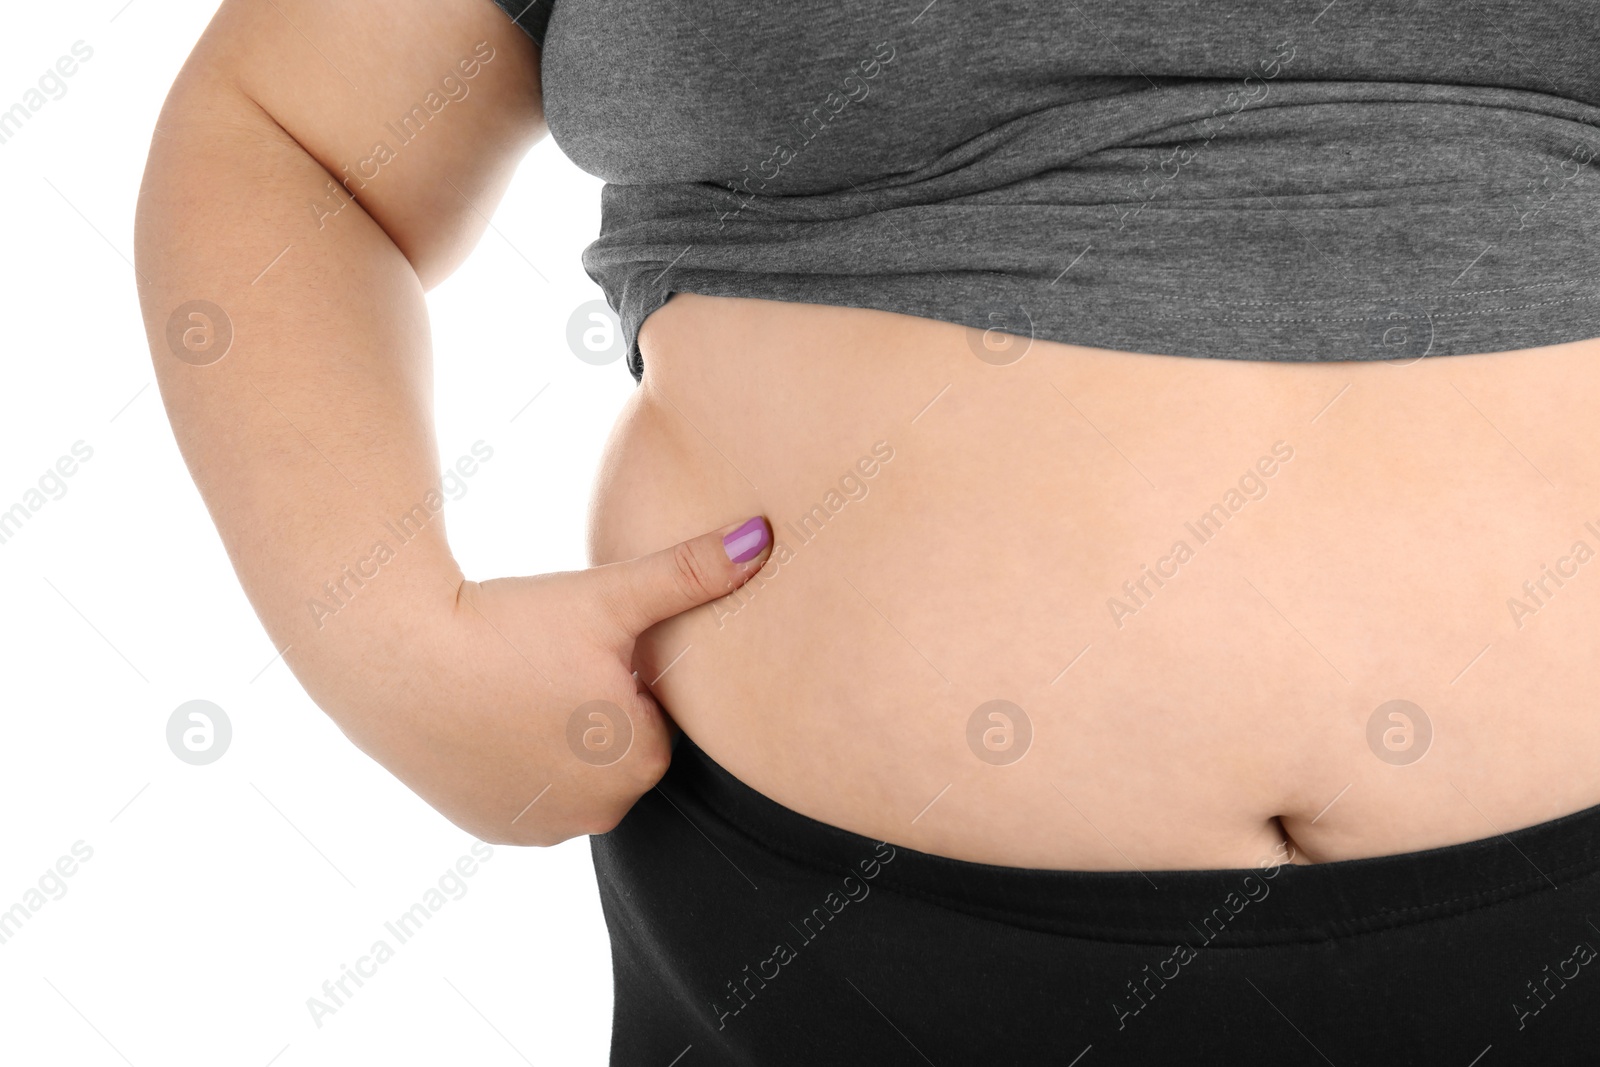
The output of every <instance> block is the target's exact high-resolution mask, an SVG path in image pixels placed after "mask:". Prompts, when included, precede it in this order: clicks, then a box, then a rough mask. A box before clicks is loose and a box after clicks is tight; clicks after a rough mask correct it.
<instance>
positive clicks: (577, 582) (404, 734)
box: [340, 517, 772, 845]
mask: <svg viewBox="0 0 1600 1067" xmlns="http://www.w3.org/2000/svg"><path fill="white" fill-rule="evenodd" d="M771 544H772V534H771V531H770V529H768V527H767V525H766V522H765V520H763V519H761V518H759V517H758V518H754V519H750V520H748V521H747V522H743V523H739V524H735V525H733V526H729V527H727V528H725V529H723V530H719V531H716V532H714V533H709V534H705V535H703V536H701V537H697V538H693V539H691V540H688V541H685V542H683V543H681V544H678V545H675V546H673V547H671V548H666V549H662V550H661V551H659V552H655V553H652V554H650V555H647V556H641V557H639V558H638V559H633V560H628V561H625V562H621V563H612V564H608V565H606V566H603V567H594V568H590V569H588V570H580V571H564V572H560V573H556V574H541V575H537V576H534V577H529V578H497V579H494V580H491V581H487V582H481V583H479V582H464V583H463V584H462V586H461V589H460V595H459V598H458V602H457V610H456V612H455V617H454V619H453V620H452V623H451V625H450V626H449V627H448V628H447V630H446V633H445V635H444V637H443V638H442V639H441V647H439V648H437V649H434V650H433V652H436V653H440V654H438V655H436V656H430V657H429V662H430V663H431V664H432V666H431V667H430V668H429V669H427V670H425V671H420V672H419V674H420V675H422V676H423V677H420V678H419V679H418V680H417V681H416V683H415V684H414V688H415V690H416V696H417V700H416V702H415V704H414V705H412V706H408V707H405V708H401V709H396V710H395V711H394V712H393V713H392V714H390V713H383V714H381V715H374V716H371V717H369V718H368V719H366V720H364V721H361V722H351V721H342V722H341V723H340V725H341V727H342V728H343V729H344V731H345V733H346V734H347V735H348V736H349V737H350V738H351V739H352V740H353V741H355V742H356V744H358V745H359V746H360V747H361V748H362V749H363V750H364V751H366V752H367V753H368V754H369V755H371V756H372V757H373V758H374V759H376V760H378V762H380V763H382V764H383V765H384V766H385V767H387V768H388V769H389V770H390V771H391V772H393V773H394V774H395V775H396V776H397V777H398V778H400V780H401V781H403V782H405V784H406V785H407V786H409V787H410V788H411V789H412V790H414V791H415V792H416V793H417V795H419V796H420V797H422V798H423V799H424V800H426V801H427V802H428V803H429V804H431V805H432V806H433V807H435V808H436V809H438V810H439V811H440V812H441V813H443V814H444V815H445V816H446V817H447V818H449V819H450V820H451V821H452V822H454V823H455V824H456V825H458V826H460V827H461V828H462V829H464V830H466V831H467V832H469V833H471V834H473V835H474V836H476V837H479V838H481V839H482V840H484V841H488V842H491V843H493V844H521V845H549V844H555V843H556V842H558V841H564V840H566V839H567V838H569V837H574V836H577V835H579V834H591V833H604V832H606V831H607V830H610V829H611V828H612V827H613V826H615V825H616V824H617V822H618V821H620V820H621V818H622V817H623V816H624V815H625V814H627V812H628V809H629V808H631V807H632V806H633V803H634V801H636V800H637V799H638V798H639V797H640V796H641V795H643V794H644V792H645V791H646V790H648V789H650V788H651V787H652V786H654V785H655V784H656V782H657V781H659V780H660V778H661V776H662V775H663V774H664V773H666V770H667V765H668V763H669V762H670V760H671V748H672V741H673V738H674V736H675V734H676V732H677V728H676V726H675V725H674V724H673V723H672V720H671V719H670V718H669V717H668V716H667V715H666V713H665V712H664V711H663V710H662V709H661V707H660V705H659V704H657V703H656V701H655V698H654V697H653V696H651V694H650V691H649V688H648V685H647V682H648V681H650V680H651V679H648V678H639V677H638V676H636V675H635V674H634V670H635V664H634V645H635V642H636V641H637V639H638V636H639V634H641V633H642V632H644V631H645V630H646V629H648V628H649V627H651V626H652V625H654V624H655V623H657V622H660V621H662V620H663V619H667V618H670V617H672V616H674V615H677V614H679V613H681V612H684V611H688V610H690V609H691V608H695V607H698V606H700V605H701V604H705V603H708V602H709V601H712V600H715V599H717V598H718V597H721V596H725V595H726V594H728V593H729V592H731V591H732V590H734V589H736V588H738V587H739V586H740V585H742V584H743V583H744V582H745V581H746V580H747V579H748V578H749V577H750V575H752V574H754V573H755V572H756V571H757V570H759V569H760V568H761V566H762V565H763V564H764V563H765V562H766V559H767V556H768V554H769V553H770V551H771ZM736 560H737V561H738V562H736Z"/></svg>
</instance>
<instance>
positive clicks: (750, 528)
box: [722, 515, 767, 563]
mask: <svg viewBox="0 0 1600 1067" xmlns="http://www.w3.org/2000/svg"><path fill="white" fill-rule="evenodd" d="M722 547H723V549H724V550H725V551H726V552H727V553H728V558H729V559H730V560H732V561H733V562H735V563H748V562H749V561H750V560H753V559H755V558H756V557H757V556H759V555H761V550H762V549H763V548H766V547H767V524H766V523H765V522H764V521H762V518H761V516H759V515H757V516H756V517H755V518H753V519H751V520H750V521H749V522H747V523H745V524H744V525H743V526H741V527H739V528H738V529H737V530H735V531H733V533H731V534H729V535H728V536H726V537H724V538H723V539H722Z"/></svg>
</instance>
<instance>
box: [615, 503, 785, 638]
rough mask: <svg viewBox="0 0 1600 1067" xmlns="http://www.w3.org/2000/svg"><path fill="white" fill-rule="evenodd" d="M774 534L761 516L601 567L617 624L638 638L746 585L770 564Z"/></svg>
mask: <svg viewBox="0 0 1600 1067" xmlns="http://www.w3.org/2000/svg"><path fill="white" fill-rule="evenodd" d="M771 550H772V531H771V529H770V528H768V526H767V521H766V519H764V518H762V517H761V516H760V515H757V516H756V517H755V518H752V519H746V520H745V521H744V522H738V523H734V524H733V525H732V526H724V527H723V528H722V529H720V530H714V531H712V532H711V533H708V534H702V535H700V536H699V537H693V538H690V539H689V540H687V541H683V542H680V543H678V544H676V545H673V546H672V547H671V548H663V549H662V550H660V551H659V552H652V553H650V554H649V555H647V556H639V557H638V558H637V559H630V560H626V561H624V562H621V563H612V564H609V565H607V566H605V567H598V568H596V569H595V571H594V572H593V573H595V574H597V575H600V576H602V580H603V581H604V582H605V583H606V589H605V591H604V600H605V601H606V602H607V603H608V604H610V605H611V606H612V608H613V610H614V611H615V613H616V617H617V621H618V622H619V623H620V624H621V625H622V626H623V627H624V628H625V629H626V630H627V631H628V633H630V634H633V635H635V636H637V635H638V634H640V633H642V632H643V631H645V630H647V629H649V628H650V627H651V626H653V625H655V624H656V623H658V622H660V621H661V620H662V619H669V618H671V617H672V616H674V615H677V614H679V613H681V612H685V611H688V610H689V609H690V608H693V607H698V606H700V605H701V604H705V603H707V602H709V601H712V600H715V599H717V598H718V597H720V596H726V595H728V594H729V593H731V592H732V591H733V590H735V589H737V588H739V586H741V585H743V584H744V583H745V581H746V580H748V579H749V577H750V576H751V575H752V574H754V573H755V572H756V571H758V570H760V569H761V567H762V566H763V565H764V564H765V563H766V561H767V557H768V556H769V555H770V554H771Z"/></svg>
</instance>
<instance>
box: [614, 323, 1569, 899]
mask: <svg viewBox="0 0 1600 1067" xmlns="http://www.w3.org/2000/svg"><path fill="white" fill-rule="evenodd" d="M975 336H976V334H975V332H974V331H971V330H968V329H966V328H963V327H960V326H956V325H953V324H949V323H943V322H936V321H931V320H926V319H918V318H910V317H906V316H901V315H894V314H889V313H886V312H878V311H868V310H860V309H850V308H837V307H820V306H815V305H801V304H784V303H772V302H765V301H754V300H735V299H725V298H713V297H704V296H698V295H693V294H682V293H680V294H677V295H675V296H674V297H673V298H672V299H671V300H670V301H668V303H667V304H666V305H665V306H664V307H662V308H661V309H659V310H658V311H656V312H655V313H654V314H653V315H651V316H650V318H649V319H648V320H646V323H645V325H644V328H643V330H642V331H641V334H640V345H641V351H642V352H643V355H644V362H645V378H644V382H643V384H642V385H641V386H640V387H639V388H638V390H637V391H636V393H635V394H634V396H633V397H632V398H631V399H630V400H629V402H628V405H627V408H626V410H625V411H624V413H623V416H622V418H621V419H620V420H619V422H618V424H617V427H616V428H615V430H614V431H613V436H612V439H611V442H610V444H609V446H608V452H607V456H606V461H605V464H604V466H603V469H602V471H601V475H600V478H599V481H598V484H597V493H596V497H595V501H594V508H593V512H592V515H591V524H590V552H591V558H592V562H594V563H597V564H598V563H605V562H610V561H613V560H618V559H623V558H628V557H632V556H636V555H639V554H642V553H644V552H648V551H652V550H654V549H657V548H661V547H664V546H667V545H669V544H672V543H674V542H676V541H678V540H681V539H683V538H686V537H689V536H693V535H696V534H699V533H702V532H704V531H705V530H709V529H712V528H715V527H716V526H718V525H721V524H725V523H729V522H733V521H737V520H740V519H743V518H745V517H747V516H749V515H753V514H765V515H766V516H768V517H769V519H770V520H771V521H772V524H773V527H774V530H775V532H776V534H777V539H778V541H779V543H780V546H781V547H780V549H779V551H778V552H776V553H775V556H774V560H773V561H770V562H769V563H768V565H767V567H766V568H765V570H764V571H763V575H762V578H758V579H756V580H754V581H752V583H751V584H750V586H747V587H746V589H745V590H744V591H743V592H742V593H740V594H737V595H735V596H732V597H728V598H724V599H723V600H721V601H718V602H716V603H715V604H713V605H711V606H708V607H705V608H701V609H697V610H694V611H691V612H688V613H685V614H684V615H681V616H678V617H676V618H674V619H671V620H668V621H667V622H665V623H662V624H660V625H658V626H656V627H654V628H652V629H651V630H649V631H647V632H646V634H644V635H643V636H642V638H641V640H640V643H639V648H638V654H637V665H638V666H639V668H640V673H641V676H642V677H644V678H645V679H646V680H652V679H654V685H653V689H654V691H655V693H656V694H657V696H658V698H659V699H660V700H661V702H662V704H663V706H664V707H665V708H666V709H667V710H668V711H669V712H670V713H671V715H672V716H673V717H674V719H675V720H676V721H677V722H678V724H679V725H680V726H681V727H682V728H683V730H684V731H685V732H686V733H687V734H688V735H689V736H690V737H692V738H693V739H694V740H695V741H696V742H697V743H698V744H699V745H700V746H701V747H702V748H704V749H705V750H706V752H707V753H708V754H709V755H710V756H711V757H712V758H713V759H714V760H716V761H717V762H718V763H720V764H721V765H722V766H724V767H726V768H727V769H728V770H729V771H731V772H732V773H733V774H735V775H736V776H737V777H738V778H740V779H741V780H743V781H744V782H745V783H747V784H748V785H750V786H752V787H754V788H755V789H757V790H759V791H760V792H762V793H764V794H766V795H767V796H769V797H771V798H772V799H774V800H776V801H777V802H779V803H781V804H784V805H786V806H787V807H790V808H793V809H795V810H797V811H800V812H802V813H804V814H806V815H809V816H811V817H813V818H816V819H819V820H821V821H823V822H827V823H832V824H834V825H836V826H840V827H843V828H845V829H848V830H852V831H855V832H858V833H861V834H865V835H868V836H871V837H873V838H876V839H881V840H886V841H889V842H891V843H893V844H897V845H903V846H906V847H910V848H915V849H919V850H922V851H926V852H932V853H936V854H941V855H947V856H952V857H956V858H959V859H966V860H973V861H978V862H986V863H995V864H1003V865H1011V866H1027V867H1051V868H1078V869H1128V868H1138V869H1144V870H1149V869H1163V868H1202V867H1246V866H1255V865H1258V864H1259V863H1261V862H1263V860H1264V858H1265V857H1268V856H1271V855H1274V854H1278V855H1281V854H1282V852H1283V847H1282V843H1283V842H1284V841H1285V834H1287V838H1288V839H1289V840H1292V842H1293V845H1294V848H1293V849H1292V850H1290V852H1291V855H1292V857H1293V859H1294V861H1295V862H1324V861H1328V860H1336V859H1345V858H1353V857H1359V856H1369V855H1380V854H1388V853H1395V852H1404V851H1411V850H1416V849H1422V848H1429V847H1434V846H1438V845H1444V844H1450V843H1455V842H1460V841H1466V840H1471V839H1475V838H1481V837H1487V836H1492V835H1494V834H1496V833H1497V832H1504V831H1507V830H1510V829H1513V828H1516V827H1520V826H1526V825H1530V824H1533V823H1536V822H1541V821H1544V820H1547V819H1550V818H1554V817H1556V816H1558V815H1561V814H1564V813H1566V812H1570V811H1575V810H1578V809H1581V808H1584V807H1588V806H1590V805H1593V804H1596V803H1600V716H1597V715H1596V714H1594V712H1593V711H1592V709H1591V705H1590V701H1591V700H1592V699H1593V695H1594V691H1595V688H1596V687H1595V668H1594V666H1593V664H1594V662H1595V656H1594V651H1595V642H1596V637H1595V635H1596V633H1597V626H1600V559H1590V558H1589V552H1590V550H1600V532H1596V531H1600V450H1597V449H1594V448H1591V447H1590V445H1591V444H1592V443H1593V442H1592V441H1591V440H1590V439H1591V437H1593V435H1594V433H1595V431H1594V414H1593V413H1594V411H1595V410H1596V409H1597V406H1600V339H1595V340H1591V341H1583V342H1577V343H1573V344H1567V345H1559V346H1553V347H1548V348H1541V349H1531V350H1526V351H1521V352H1505V353H1496V354H1488V355H1471V356H1448V357H1440V358H1427V359H1422V360H1420V361H1417V362H1413V363H1410V364H1406V365H1399V364H1394V363H1384V362H1362V363H1351V362H1344V363H1282V362H1262V361H1252V360H1248V359H1240V360H1215V359H1190V358H1183V357H1172V356H1150V355H1138V354H1132V353H1126V352H1111V351H1105V350H1098V349H1089V348H1080V347H1075V346H1071V345H1063V344H1057V343H1051V342H1045V341H1039V340H1035V341H1033V342H1031V345H1030V346H1029V347H1028V348H1027V351H1026V353H1025V354H1024V355H1023V356H1022V358H1021V359H1019V360H1017V361H1016V362H1014V363H1011V364H1009V365H1004V366H998V365H995V364H994V363H993V362H989V361H985V360H982V359H979V358H978V357H977V356H976V355H975V353H974V349H973V347H972V344H973V339H974V337H975ZM880 442H881V444H880ZM875 446H876V451H875ZM891 450H892V458H888V459H884V458H883V457H884V456H885V455H886V454H888V453H890V452H891ZM1258 464H1259V466H1258ZM867 470H871V471H872V473H871V475H870V476H866V475H865V474H864V473H863V472H865V471H867ZM1269 470H1270V471H1271V473H1270V475H1268V474H1264V473H1263V472H1264V471H1269ZM1250 473H1253V474H1254V475H1255V480H1254V481H1251V480H1249V479H1248V478H1247V479H1246V480H1245V483H1244V487H1243V491H1241V492H1238V493H1237V494H1235V495H1233V496H1231V497H1230V496H1229V495H1228V494H1229V491H1230V490H1235V489H1239V488H1240V483H1241V478H1242V477H1243V476H1245V475H1247V474H1250ZM849 476H853V478H854V480H853V481H852V480H851V477H849ZM841 479H843V482H841ZM1263 488H1264V490H1265V492H1264V495H1262V489H1263ZM863 490H864V492H865V495H864V496H863V495H861V494H862V492H863ZM830 491H832V492H834V493H835V494H836V495H834V496H832V497H829V495H828V494H829V493H830ZM852 494H853V495H854V498H852ZM1250 494H1255V496H1256V497H1257V498H1255V499H1252V498H1251V496H1250ZM1214 504H1218V505H1221V507H1220V509H1219V510H1218V511H1216V512H1214V514H1215V515H1226V518H1225V520H1224V519H1221V518H1214V519H1213V520H1212V522H1213V524H1214V525H1212V526H1211V527H1210V529H1209V531H1204V530H1200V524H1199V520H1200V518H1201V517H1202V516H1203V515H1204V514H1205V513H1206V512H1207V511H1208V509H1210V508H1211V507H1212V505H1214ZM818 505H821V508H822V511H821V512H820V514H822V515H826V518H825V519H823V520H817V519H814V520H813V521H812V523H811V524H810V527H809V530H810V532H809V533H808V534H806V535H807V536H809V537H810V540H802V538H801V537H800V536H797V534H796V529H799V528H800V527H801V521H800V520H801V519H802V517H803V516H805V515H806V514H808V513H811V512H812V509H813V508H814V507H816V506H818ZM830 505H831V506H832V507H833V508H835V509H836V510H834V511H831V512H830V511H829V510H828V509H829V506H830ZM1230 505H1231V506H1232V508H1234V509H1235V510H1231V511H1230V510H1229V507H1230ZM1590 521H1592V522H1593V523H1594V529H1590V528H1588V527H1586V526H1585V523H1586V522H1590ZM1186 524H1188V525H1187V526H1186ZM819 525H820V527H821V528H820V532H816V531H817V529H818V526H819ZM1197 530H1199V531H1200V532H1201V533H1208V534H1209V539H1207V540H1204V541H1202V539H1201V537H1200V536H1199V535H1197ZM1179 541H1183V542H1186V543H1187V545H1188V549H1189V552H1188V553H1182V552H1180V553H1178V554H1177V555H1174V552H1173V549H1174V545H1175V543H1176V542H1179ZM1579 541H1581V542H1584V543H1585V545H1586V548H1585V549H1584V550H1583V551H1581V552H1579V553H1578V554H1577V555H1574V551H1573V550H1574V545H1575V542H1579ZM785 549H786V550H787V551H784V550H785ZM1579 557H1582V559H1581V561H1580V558H1579ZM1563 559H1565V560H1566V562H1562V560H1563ZM1163 561H1165V562H1163ZM1541 565H1548V567H1549V568H1550V572H1555V571H1557V569H1558V568H1559V570H1560V571H1561V572H1563V573H1562V576H1561V577H1560V582H1561V583H1563V584H1561V585H1559V586H1558V585H1557V583H1556V580H1554V579H1552V578H1550V577H1548V576H1547V573H1549V572H1546V571H1544V570H1543V569H1542V566H1541ZM1147 567H1148V568H1149V571H1148V572H1147V570H1146V568H1147ZM1154 572H1159V573H1160V574H1161V575H1162V577H1161V583H1162V584H1160V585H1159V586H1158V585H1157V583H1156V580H1155V579H1153V578H1151V577H1148V573H1154ZM1524 582H1531V583H1533V584H1532V586H1531V588H1532V590H1533V595H1530V594H1529V592H1528V591H1527V590H1526V589H1524ZM1541 582H1542V589H1541V584H1540V583H1541ZM1124 583H1130V585H1131V590H1132V592H1131V593H1130V591H1129V589H1127V588H1125V586H1124ZM1113 599H1115V600H1116V601H1119V602H1120V604H1121V605H1122V606H1121V607H1120V608H1117V607H1115V606H1114V605H1113V604H1112V603H1110V602H1111V601H1112V600H1113ZM1513 599H1516V600H1518V601H1520V602H1521V604H1522V605H1524V608H1523V609H1520V610H1514V609H1513V607H1512V605H1511V604H1510V603H1509V602H1510V601H1512V600H1513ZM669 665H670V666H669ZM663 670H665V673H664V674H663V673H661V672H662V671H663ZM658 675H659V677H657V676H658ZM994 700H1005V701H1010V702H1012V703H1013V704H1015V705H1017V706H1019V707H1020V708H1021V709H1023V711H1024V713H1025V714H1026V716H1027V719H1028V721H1029V722H1030V723H1031V728H1032V739H1031V742H1029V743H1027V745H1026V751H1025V754H1023V755H1022V756H1021V758H1020V759H1015V761H1014V762H1005V760H1007V759H1008V758H1010V757H1012V756H1014V755H1015V754H1016V753H1017V752H1019V751H1022V744H1023V743H1022V740H1021V731H1020V730H1014V731H1013V732H1012V734H1011V735H1010V743H1009V747H1007V737H1006V735H1005V733H1004V731H1003V721H1002V720H994V719H991V720H986V722H984V723H980V727H982V726H985V725H986V726H988V727H990V728H991V729H994V730H998V731H1000V732H992V733H990V735H989V743H990V747H986V746H985V744H984V742H983V739H982V729H981V728H980V729H979V730H978V731H977V734H976V740H974V741H969V723H970V721H971V720H972V718H973V715H974V712H975V711H976V710H977V709H979V707H980V705H984V704H985V703H987V702H989V701H994ZM1391 700H1406V701H1410V702H1412V703H1413V704H1415V705H1416V706H1418V707H1420V708H1421V709H1422V712H1423V714H1424V715H1425V716H1426V719H1427V723H1428V724H1431V732H1432V737H1431V741H1428V742H1424V740H1423V736H1422V735H1423V733H1424V732H1425V728H1424V727H1423V725H1422V723H1421V722H1420V721H1419V722H1414V723H1413V726H1414V730H1413V732H1412V734H1411V735H1410V738H1409V747H1408V743H1407V742H1408V738H1407V735H1406V734H1405V732H1404V727H1405V721H1404V720H1400V719H1394V720H1385V721H1384V722H1382V723H1381V724H1380V729H1379V730H1378V735H1379V736H1378V739H1377V740H1376V741H1375V742H1372V743H1369V720H1371V719H1372V717H1373V715H1374V712H1375V711H1376V710H1377V709H1379V707H1380V705H1384V704H1385V703H1386V702H1388V701H1391ZM1415 718H1416V717H1415V716H1413V719H1415ZM1384 730H1388V731H1389V733H1388V738H1387V742H1386V741H1385V740H1384V739H1383V736H1382V735H1383V732H1384ZM1379 752H1382V753H1383V754H1384V755H1385V756H1386V757H1387V758H1380V755H1379V754H1378V753H1379ZM1419 752H1425V754H1423V755H1422V756H1421V758H1415V757H1416V756H1417V754H1418V753H1419ZM980 753H982V754H983V755H982V756H980ZM985 756H986V757H987V758H984V757H985Z"/></svg>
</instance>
